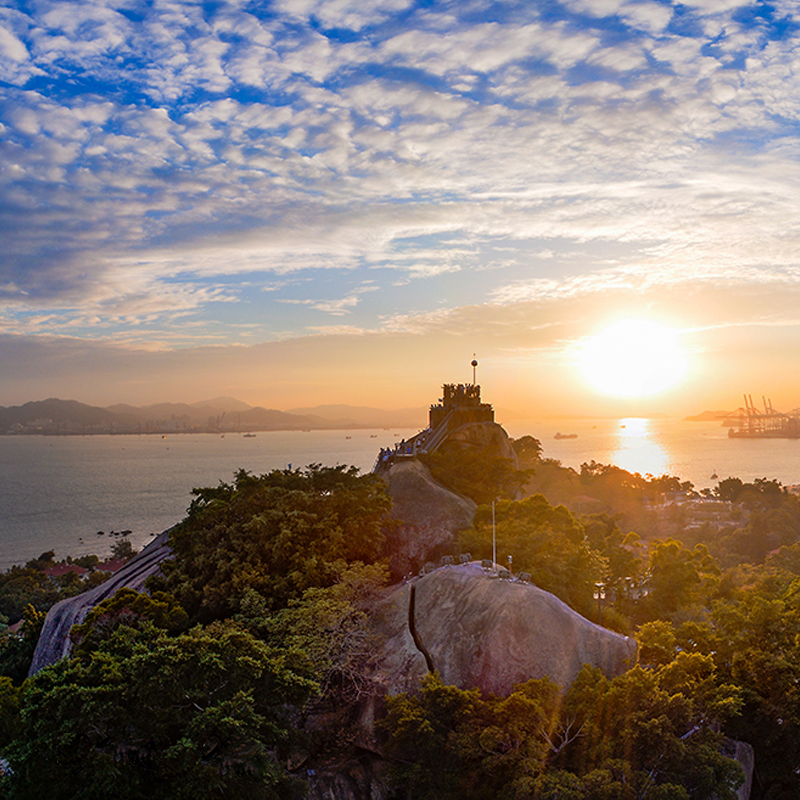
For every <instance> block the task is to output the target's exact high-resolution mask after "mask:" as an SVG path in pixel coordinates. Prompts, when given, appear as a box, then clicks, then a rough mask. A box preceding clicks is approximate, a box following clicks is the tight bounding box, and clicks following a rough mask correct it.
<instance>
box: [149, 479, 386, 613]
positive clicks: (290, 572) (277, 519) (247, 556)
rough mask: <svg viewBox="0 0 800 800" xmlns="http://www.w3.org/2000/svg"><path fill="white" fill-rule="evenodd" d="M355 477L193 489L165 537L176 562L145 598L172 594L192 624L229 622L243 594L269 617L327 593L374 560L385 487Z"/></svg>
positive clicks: (378, 546)
mask: <svg viewBox="0 0 800 800" xmlns="http://www.w3.org/2000/svg"><path fill="white" fill-rule="evenodd" d="M357 473H358V471H357V469H356V468H354V467H351V468H348V467H320V466H317V465H312V466H310V467H309V468H308V469H306V470H304V471H301V470H294V471H290V470H283V471H281V470H274V471H273V472H271V473H269V474H267V475H262V476H261V477H254V476H252V475H249V474H248V473H247V472H244V471H240V472H238V473H237V474H236V479H235V482H234V484H232V485H229V484H224V483H222V484H220V485H219V486H218V487H216V488H213V489H195V490H194V491H193V494H194V495H195V499H194V500H193V501H192V505H191V508H190V510H189V515H188V517H187V519H186V520H185V521H184V522H183V523H182V524H181V525H179V526H178V527H177V528H175V529H174V530H173V531H172V533H171V534H170V546H171V548H172V549H173V551H174V553H175V555H176V558H175V559H173V560H169V561H166V562H165V563H164V564H163V567H162V572H163V576H162V577H159V578H154V579H151V583H150V586H151V588H152V589H159V590H164V591H167V592H168V593H170V594H173V595H174V596H175V597H176V598H177V599H178V600H179V602H180V603H181V605H183V607H184V608H185V609H187V611H188V612H189V613H190V614H191V615H195V616H196V618H198V619H203V620H209V619H216V618H222V617H227V616H230V615H231V614H234V613H236V612H237V611H239V610H240V608H241V603H242V600H243V598H244V597H245V595H246V594H247V593H248V591H250V590H253V591H255V592H256V593H257V594H258V595H260V596H261V597H262V598H263V599H264V602H265V603H266V607H267V609H268V610H276V609H279V608H282V607H285V606H286V604H287V603H288V602H289V601H290V600H291V599H293V598H298V597H300V596H301V595H302V593H303V592H304V591H305V590H306V589H309V588H312V587H323V586H331V585H333V584H334V583H336V582H337V580H338V578H339V576H340V575H341V573H342V572H343V571H344V570H345V569H346V568H347V565H348V564H351V563H353V562H356V561H360V562H363V563H373V562H374V561H376V560H377V559H379V558H380V556H381V554H382V550H381V548H382V544H383V535H382V532H381V522H382V519H383V517H384V515H385V513H386V512H387V511H388V509H389V507H390V500H389V498H388V495H387V494H386V484H385V483H384V482H383V481H382V480H381V479H380V478H377V477H376V476H374V475H363V476H359V475H358V474H357Z"/></svg>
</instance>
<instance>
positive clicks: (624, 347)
mask: <svg viewBox="0 0 800 800" xmlns="http://www.w3.org/2000/svg"><path fill="white" fill-rule="evenodd" d="M579 364H580V368H581V371H582V372H583V375H584V377H585V378H586V380H587V381H588V382H589V383H590V384H591V385H592V386H594V388H595V389H596V390H597V391H599V392H601V393H603V394H608V395H614V396H616V397H646V396H648V395H653V394H657V393H658V392H661V391H664V390H665V389H668V388H670V387H671V386H674V385H675V384H676V383H678V381H680V379H681V378H682V377H683V376H684V373H685V372H686V355H685V353H684V351H683V349H682V348H681V346H680V343H679V341H678V334H677V332H676V331H674V330H673V329H671V328H668V327H667V326H666V325H661V324H660V323H657V322H651V321H649V320H643V319H625V320H620V321H619V322H615V323H614V324H613V325H610V326H609V327H608V328H606V329H605V330H603V331H601V332H600V333H598V334H597V335H595V336H593V337H591V338H590V339H588V340H587V341H586V342H585V343H584V344H583V345H582V347H581V349H580V354H579Z"/></svg>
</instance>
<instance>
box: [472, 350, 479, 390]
mask: <svg viewBox="0 0 800 800" xmlns="http://www.w3.org/2000/svg"><path fill="white" fill-rule="evenodd" d="M477 366H478V362H477V361H476V360H475V353H473V354H472V385H473V386H477V385H478V381H476V380H475V370H476V368H477Z"/></svg>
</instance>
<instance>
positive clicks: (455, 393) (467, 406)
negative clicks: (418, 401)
mask: <svg viewBox="0 0 800 800" xmlns="http://www.w3.org/2000/svg"><path fill="white" fill-rule="evenodd" d="M445 419H447V429H448V430H454V429H455V428H458V427H459V426H461V425H466V424H467V423H469V422H494V409H493V408H492V405H491V403H482V402H481V387H480V386H477V385H475V384H472V383H446V384H444V386H442V397H441V399H440V400H439V403H438V405H431V410H430V417H429V420H430V422H429V424H430V427H431V430H436V428H438V427H439V425H440V424H441V423H442V421H443V420H445Z"/></svg>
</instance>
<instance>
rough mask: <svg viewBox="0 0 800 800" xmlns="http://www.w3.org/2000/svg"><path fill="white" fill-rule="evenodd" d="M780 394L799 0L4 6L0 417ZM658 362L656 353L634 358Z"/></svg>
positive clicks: (122, 0)
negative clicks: (62, 402) (94, 410)
mask: <svg viewBox="0 0 800 800" xmlns="http://www.w3.org/2000/svg"><path fill="white" fill-rule="evenodd" d="M627 318H636V319H646V320H651V321H654V322H658V323H659V324H660V325H663V326H666V327H667V328H668V329H669V330H670V331H673V332H674V333H675V335H676V336H677V337H678V340H679V342H680V347H681V350H682V352H683V353H684V354H685V356H686V363H685V371H684V374H683V379H682V380H680V381H677V382H675V384H674V385H673V386H672V387H671V388H668V389H666V390H664V391H662V392H660V393H658V394H657V395H656V396H653V397H651V398H650V399H648V400H647V401H646V402H645V401H643V400H638V401H636V402H637V403H638V404H639V405H638V406H637V408H639V409H641V410H642V412H643V413H647V412H648V411H649V410H650V409H657V410H661V411H665V412H667V413H672V414H684V413H686V414H688V413H696V412H699V411H701V410H703V408H708V407H712V408H731V407H736V406H737V405H740V404H741V393H742V392H751V393H753V394H754V395H756V396H757V397H760V396H761V394H766V395H768V396H770V397H772V399H773V402H774V404H775V405H776V406H783V407H785V408H792V407H794V406H800V369H798V366H799V365H798V360H797V358H796V353H797V352H800V9H799V8H798V4H797V3H796V2H795V0H775V2H759V3H752V2H746V1H745V0H688V1H687V2H685V3H673V2H669V1H668V0H643V1H642V2H638V1H635V0H630V1H628V0H502V1H501V2H484V1H483V0H453V1H443V2H439V1H438V0H272V1H268V0H254V2H245V0H227V1H225V0H220V1H219V2H204V3H200V2H181V1H180V0H81V1H80V2H71V1H70V0H0V405H13V404H17V403H21V402H24V401H26V400H31V399H42V398H44V397H48V396H59V397H64V398H73V399H77V400H81V401H83V402H88V403H94V404H101V405H103V404H110V403H114V402H121V401H128V402H133V403H136V404H143V403H147V402H156V401H187V402H194V401H197V400H202V399H206V398H208V397H213V396H216V395H219V394H228V395H232V396H235V397H238V398H240V399H242V400H244V401H246V402H249V403H252V404H262V405H266V406H269V407H273V408H284V409H285V408H290V407H293V406H296V405H315V404H316V403H318V402H343V403H351V404H354V405H379V406H383V407H390V408H391V407H402V406H411V405H424V404H426V403H428V402H431V401H434V400H435V399H436V397H437V395H438V393H439V388H438V387H439V385H440V384H441V383H442V382H445V381H446V382H460V381H468V380H470V379H471V376H472V372H471V368H470V366H469V362H470V360H471V359H472V357H473V353H474V354H476V356H477V358H478V360H479V361H480V366H479V374H478V379H479V382H480V383H481V384H482V385H483V387H484V396H485V398H486V399H487V400H489V401H491V402H494V403H495V405H499V406H504V407H508V408H513V409H518V410H520V411H523V412H526V413H530V415H531V416H540V415H544V414H549V413H580V414H588V413H593V412H595V411H597V412H606V411H608V412H609V413H613V412H614V411H615V410H616V409H617V408H619V409H620V412H623V411H626V410H628V409H629V407H630V404H631V402H632V401H631V400H630V399H629V398H625V397H623V398H622V399H610V398H606V397H605V396H604V395H603V394H601V392H600V391H599V389H598V387H597V386H596V385H592V384H591V383H588V382H587V381H586V380H585V378H584V377H583V375H582V373H581V371H580V369H579V362H580V357H579V353H580V352H581V348H582V347H583V346H584V345H585V344H586V342H587V341H589V340H591V337H594V336H596V335H597V334H598V333H599V332H601V331H602V330H603V329H604V328H606V327H607V326H608V325H611V324H612V323H614V322H615V321H618V320H620V319H627ZM659 358H660V355H659V353H658V352H656V353H654V361H655V362H656V363H657V362H658V361H659Z"/></svg>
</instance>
